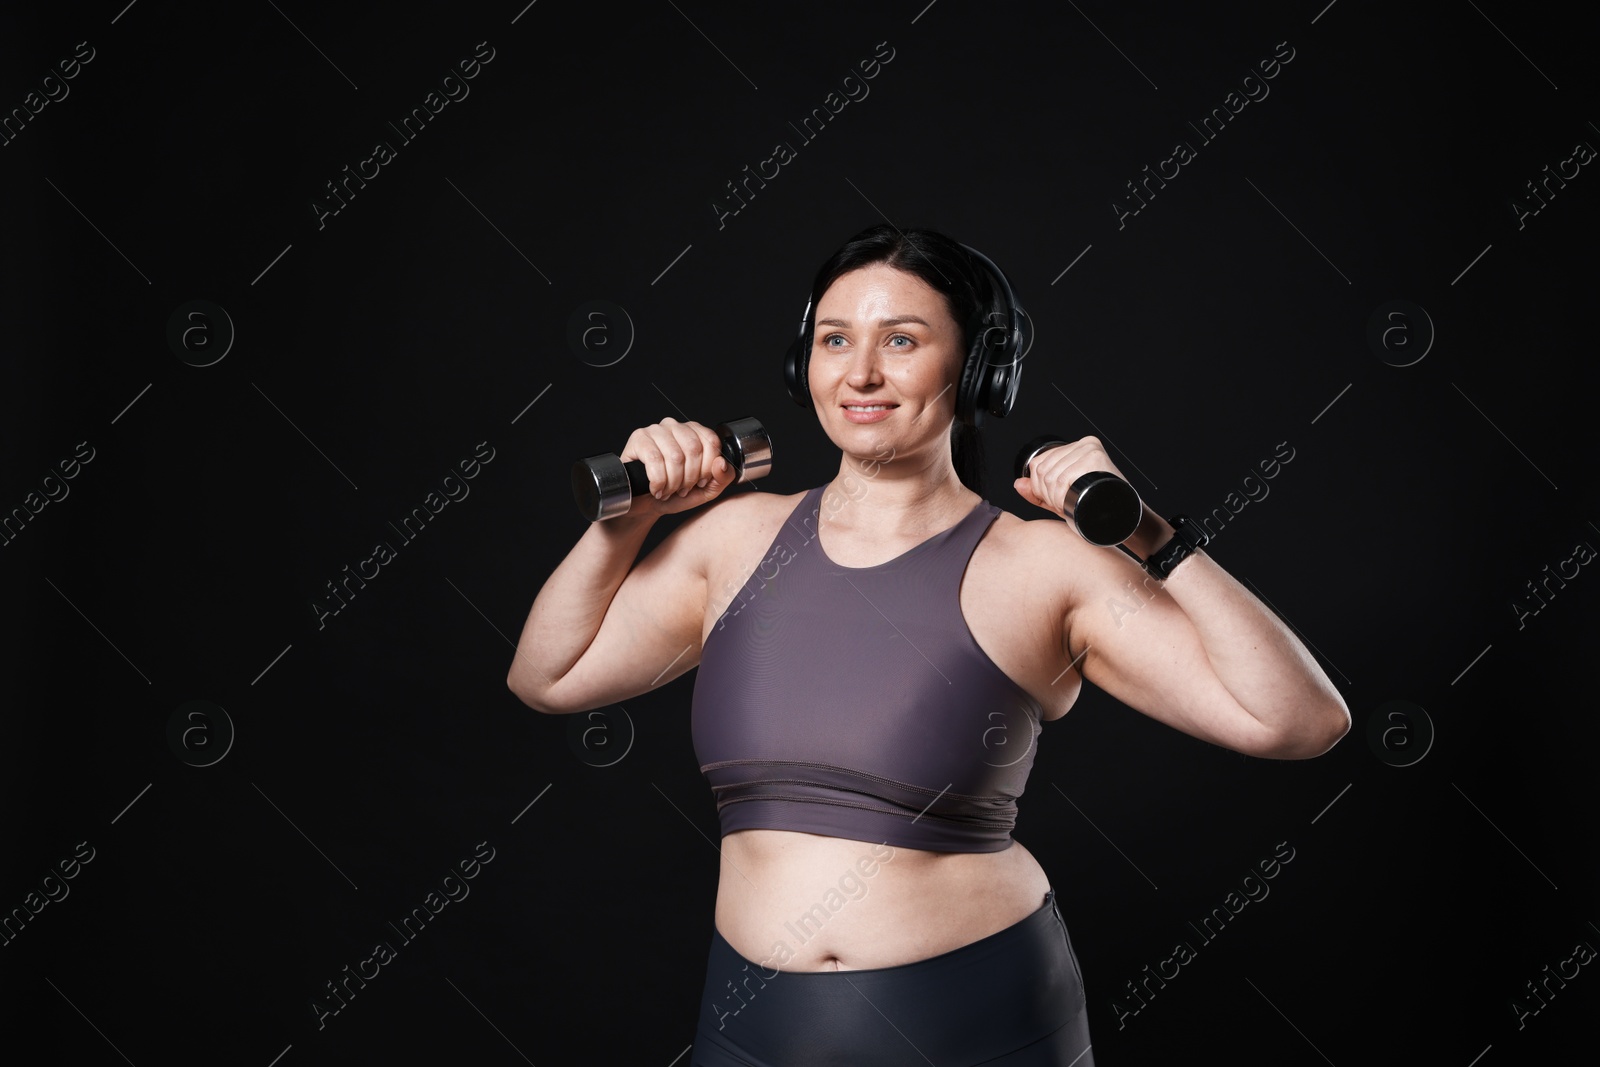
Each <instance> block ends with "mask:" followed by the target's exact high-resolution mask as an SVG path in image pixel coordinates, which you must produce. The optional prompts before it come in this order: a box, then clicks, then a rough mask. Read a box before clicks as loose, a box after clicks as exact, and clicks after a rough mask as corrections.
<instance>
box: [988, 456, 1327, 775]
mask: <svg viewBox="0 0 1600 1067" xmlns="http://www.w3.org/2000/svg"><path fill="white" fill-rule="evenodd" d="M1091 470H1109V471H1111V472H1112V473H1114V474H1115V473H1119V472H1117V471H1116V468H1115V467H1114V466H1112V465H1111V461H1110V459H1109V458H1108V457H1107V456H1106V455H1105V453H1104V451H1103V449H1101V447H1100V443H1099V441H1098V440H1096V439H1095V438H1093V437H1086V438H1083V439H1082V440H1080V441H1078V442H1077V443H1075V444H1074V445H1070V446H1065V445H1064V446H1060V447H1058V448H1053V449H1050V450H1049V451H1047V452H1044V453H1041V454H1040V455H1039V456H1038V457H1036V458H1035V460H1034V465H1033V471H1032V473H1033V476H1034V478H1033V479H1030V478H1023V479H1019V480H1018V482H1017V490H1018V492H1019V493H1020V494H1021V495H1022V496H1023V497H1024V498H1026V499H1029V500H1030V501H1032V502H1033V503H1035V504H1037V505H1038V506H1040V507H1043V508H1046V509H1047V510H1050V511H1052V512H1055V513H1056V514H1058V515H1060V514H1062V512H1061V508H1060V504H1059V503H1057V505H1056V506H1054V507H1052V506H1050V505H1049V504H1047V503H1045V502H1044V501H1045V500H1051V499H1058V498H1064V496H1065V490H1066V487H1068V486H1070V485H1071V483H1072V481H1073V480H1074V479H1076V478H1077V477H1078V476H1079V475H1081V474H1083V473H1087V472H1088V471H1091ZM1119 476H1120V474H1119ZM1034 479H1038V480H1037V481H1034ZM1035 485H1038V486H1039V487H1040V488H1041V489H1042V491H1043V499H1041V494H1040V493H1038V492H1035V490H1034V486H1035ZM1043 525H1046V526H1050V525H1054V524H1043ZM1046 532H1048V533H1053V534H1054V536H1052V537H1051V540H1053V541H1054V542H1055V547H1056V548H1057V549H1059V548H1062V547H1064V543H1063V539H1062V536H1061V534H1060V533H1055V532H1053V531H1046ZM1172 534H1173V529H1172V526H1171V525H1170V524H1169V523H1168V522H1167V521H1166V520H1164V519H1162V518H1161V517H1160V516H1158V515H1156V514H1155V513H1153V512H1151V511H1150V510H1149V509H1148V508H1146V509H1145V514H1144V518H1143V519H1142V520H1141V522H1140V524H1139V528H1138V529H1137V530H1136V531H1135V532H1134V534H1133V535H1132V536H1131V537H1130V538H1128V540H1127V541H1125V542H1123V543H1124V545H1125V546H1126V547H1127V548H1128V550H1129V551H1131V552H1133V553H1134V554H1135V555H1137V556H1138V557H1139V558H1140V559H1148V558H1149V557H1150V554H1151V553H1152V552H1154V551H1155V550H1156V549H1158V548H1159V547H1161V545H1163V544H1165V543H1166V541H1167V539H1168V538H1170V537H1171V536H1172ZM1070 536H1071V539H1072V541H1071V542H1067V543H1073V542H1075V543H1073V551H1071V552H1070V553H1067V556H1068V558H1069V559H1070V563H1069V564H1067V567H1068V570H1067V571H1066V572H1062V571H1058V572H1057V573H1062V574H1063V581H1065V582H1067V583H1068V586H1069V587H1068V588H1067V589H1066V592H1065V595H1066V601H1067V603H1068V605H1069V607H1068V610H1067V611H1066V612H1065V613H1064V616H1063V620H1062V642H1063V652H1064V654H1066V655H1068V656H1070V657H1071V658H1072V660H1073V661H1075V662H1079V661H1080V658H1081V662H1079V669H1080V671H1081V672H1082V674H1083V676H1084V677H1085V678H1087V679H1088V680H1090V681H1092V682H1094V683H1095V685H1097V686H1099V687H1100V688H1101V689H1104V690H1105V691H1106V692H1108V693H1110V694H1111V695H1112V696H1114V697H1116V698H1117V699H1118V700H1120V701H1122V702H1123V703H1124V704H1127V705H1128V706H1129V707H1132V708H1134V709H1135V710H1137V711H1140V712H1143V713H1144V714H1146V715H1149V716H1151V717H1152V718H1155V719H1158V720H1160V721H1162V722H1165V723H1167V724H1168V725H1170V726H1173V727H1174V728H1176V729H1180V730H1183V731H1184V732H1185V733H1189V734H1191V735H1193V736H1196V737H1199V738H1201V739H1203V740H1206V741H1210V742H1212V743H1214V744H1219V745H1222V746H1224V747H1226V748H1230V749H1233V750H1235V751H1238V752H1244V753H1247V754H1249V755H1253V756H1262V757H1267V758H1273V759H1309V758H1311V757H1313V756H1319V755H1321V754H1323V753H1324V752H1326V751H1328V750H1329V749H1330V748H1332V747H1333V746H1334V744H1335V743H1337V742H1338V740H1339V739H1340V738H1341V737H1343V736H1344V735H1345V733H1347V732H1348V731H1349V729H1350V712H1349V710H1348V708H1347V707H1346V706H1345V702H1344V699H1343V697H1341V696H1340V694H1339V691H1338V690H1337V689H1336V688H1335V687H1334V685H1333V683H1332V682H1331V681H1330V680H1329V679H1328V676H1327V675H1326V674H1325V673H1324V672H1323V670H1322V668H1321V667H1320V666H1318V664H1317V662H1316V660H1315V659H1313V658H1312V656H1311V653H1310V652H1309V651H1307V650H1306V647H1305V645H1303V644H1302V643H1301V642H1300V640H1299V639H1298V638H1297V637H1295V635H1294V634H1293V633H1292V632H1291V631H1290V630H1289V628H1288V627H1287V626H1285V625H1284V624H1283V622H1282V621H1281V620H1279V619H1278V617H1277V616H1276V615H1275V614H1273V612H1272V611H1271V610H1269V609H1268V608H1267V607H1266V606H1265V605H1264V604H1262V603H1261V601H1259V600H1258V599H1257V598H1256V597H1255V596H1254V595H1252V594H1251V593H1250V591H1249V590H1247V589H1246V588H1245V587H1244V586H1243V585H1241V584H1240V583H1239V582H1238V581H1237V580H1235V579H1234V578H1233V576H1232V575H1230V574H1228V572H1227V571H1225V570H1223V568H1222V567H1221V565H1220V564H1218V563H1217V561H1216V560H1215V559H1213V558H1212V557H1211V556H1210V555H1208V554H1207V552H1206V550H1205V549H1203V548H1202V549H1199V550H1196V551H1195V552H1193V553H1192V554H1191V555H1190V557H1189V558H1187V559H1185V560H1183V561H1182V562H1181V563H1180V564H1179V565H1178V566H1177V567H1176V568H1175V569H1174V570H1173V571H1172V572H1171V574H1169V575H1168V577H1167V578H1166V579H1165V580H1164V581H1157V580H1156V579H1155V578H1153V577H1151V576H1150V575H1148V574H1146V573H1145V572H1144V571H1143V569H1141V568H1140V567H1139V566H1138V564H1136V563H1134V562H1133V561H1132V560H1131V559H1129V558H1128V557H1127V556H1126V555H1124V554H1123V553H1121V552H1119V551H1117V550H1116V549H1114V548H1101V547H1098V546H1094V545H1090V544H1089V543H1088V542H1086V541H1083V540H1082V539H1081V538H1079V537H1078V535H1077V534H1076V533H1075V532H1073V533H1071V535H1070ZM1054 555H1055V556H1056V559H1057V563H1056V566H1057V567H1061V566H1062V565H1063V564H1064V563H1067V560H1064V559H1062V558H1061V554H1060V553H1059V552H1058V553H1055V554H1054Z"/></svg>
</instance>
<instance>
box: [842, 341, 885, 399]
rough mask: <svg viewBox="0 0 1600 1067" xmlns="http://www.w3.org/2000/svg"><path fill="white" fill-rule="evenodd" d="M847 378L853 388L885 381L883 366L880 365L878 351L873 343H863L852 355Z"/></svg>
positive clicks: (846, 373) (846, 374)
mask: <svg viewBox="0 0 1600 1067" xmlns="http://www.w3.org/2000/svg"><path fill="white" fill-rule="evenodd" d="M845 379H846V380H847V381H848V382H849V383H850V385H851V387H852V388H857V389H859V388H860V387H861V386H863V385H866V384H869V383H872V382H881V381H883V373H882V368H881V367H879V365H878V351H877V349H876V348H874V347H872V346H871V345H862V346H861V347H859V348H857V349H856V350H855V351H854V352H853V353H851V355H850V362H849V365H848V368H847V370H846V372H845Z"/></svg>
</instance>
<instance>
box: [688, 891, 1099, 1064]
mask: <svg viewBox="0 0 1600 1067" xmlns="http://www.w3.org/2000/svg"><path fill="white" fill-rule="evenodd" d="M689 1062H690V1065H691V1067H821V1065H823V1064H828V1065H832V1064H850V1065H852V1067H877V1065H880V1064H907V1065H926V1064H928V1063H934V1064H937V1065H938V1067H974V1065H977V1064H983V1065H984V1067H1001V1065H1004V1067H1094V1056H1093V1055H1092V1054H1090V1052H1089V1018H1088V1013H1087V1012H1086V1011H1085V1010H1084V991H1083V976H1082V974H1081V973H1080V972H1079V969H1078V957H1077V955H1076V954H1075V953H1074V952H1073V951H1072V942H1071V941H1070V940H1069V939H1068V937H1067V925H1066V923H1065V922H1064V921H1063V920H1062V918H1061V912H1060V910H1059V909H1058V908H1057V907H1056V901H1055V890H1054V889H1051V890H1050V891H1049V892H1048V893H1046V894H1045V897H1044V903H1043V905H1041V906H1040V907H1039V909H1038V910H1037V911H1035V912H1034V913H1033V914H1032V915H1029V916H1028V917H1027V918H1025V919H1023V920H1021V921H1020V922H1017V923H1014V924H1012V925H1011V926H1008V927H1006V928H1005V929H1004V930H1001V931H999V932H998V933H994V934H990V935H989V936H988V937H985V938H983V939H981V940H979V941H974V942H972V943H971V944H967V945H962V946H961V947H960V948H957V949H952V950H951V951H949V952H945V953H941V954H940V955H938V956H932V957H930V958H928V959H925V960H917V961H916V962H914V963H905V964H901V965H899V966H896V967H873V968H867V969H865V970H850V971H780V970H776V969H774V968H772V967H770V966H769V967H765V968H763V967H762V966H761V965H760V964H758V963H754V962H751V961H750V960H747V959H745V958H744V957H743V956H741V955H739V953H737V952H735V951H734V950H733V946H731V945H729V944H728V942H727V941H726V940H725V939H724V938H723V936H722V934H721V933H720V932H718V931H717V930H716V929H715V927H713V928H712V936H711V954H710V958H709V960H708V962H707V967H706V981H705V988H704V991H703V992H702V994H701V998H700V1023H699V1027H698V1029H697V1030H696V1031H695V1039H694V1051H693V1053H692V1055H691V1056H690V1058H689Z"/></svg>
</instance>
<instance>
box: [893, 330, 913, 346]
mask: <svg viewBox="0 0 1600 1067" xmlns="http://www.w3.org/2000/svg"><path fill="white" fill-rule="evenodd" d="M889 340H890V342H891V343H892V342H894V341H905V342H906V343H907V344H910V343H911V338H909V337H907V336H906V335H905V334H903V333H897V334H895V335H894V336H893V337H891V338H889ZM902 347H904V346H902Z"/></svg>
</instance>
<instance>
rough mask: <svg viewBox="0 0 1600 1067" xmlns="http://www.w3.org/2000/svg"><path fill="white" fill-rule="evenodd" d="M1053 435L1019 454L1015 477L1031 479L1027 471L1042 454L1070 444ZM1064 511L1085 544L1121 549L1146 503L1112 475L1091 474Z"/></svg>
mask: <svg viewBox="0 0 1600 1067" xmlns="http://www.w3.org/2000/svg"><path fill="white" fill-rule="evenodd" d="M1068 443H1069V442H1067V441H1063V440H1062V439H1061V438H1059V437H1056V436H1055V435H1054V434H1044V435H1043V436H1041V437H1035V438H1034V439H1033V440H1032V441H1029V442H1028V443H1027V444H1025V445H1023V446H1022V448H1020V449H1019V450H1018V451H1017V460H1016V468H1015V469H1016V476H1017V477H1018V478H1026V477H1028V467H1029V465H1030V464H1031V463H1032V462H1033V460H1034V457H1035V456H1037V455H1038V454H1039V453H1041V452H1044V451H1047V450H1049V449H1052V448H1055V447H1056V446H1057V445H1064V444H1068ZM1061 510H1062V511H1064V512H1066V515H1067V517H1068V518H1069V519H1071V520H1072V521H1073V525H1075V526H1077V528H1078V532H1079V533H1080V534H1082V535H1083V537H1084V540H1086V541H1088V542H1089V543H1090V544H1091V545H1100V546H1102V547H1110V546H1112V545H1120V544H1122V542H1124V541H1126V540H1127V539H1128V538H1129V537H1132V536H1133V531H1134V530H1137V529H1138V528H1139V520H1140V519H1141V518H1143V517H1144V501H1142V500H1140V499H1139V494H1138V493H1137V492H1135V491H1134V488H1133V486H1131V485H1129V484H1128V483H1127V482H1125V481H1123V480H1122V479H1121V478H1118V477H1117V476H1116V475H1115V474H1112V473H1111V472H1110V471H1090V472H1089V473H1088V474H1085V475H1083V476H1081V477H1080V478H1078V479H1077V480H1076V481H1074V482H1073V483H1072V487H1071V488H1070V489H1069V490H1068V491H1067V498H1066V500H1065V501H1063V502H1062V505H1061Z"/></svg>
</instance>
